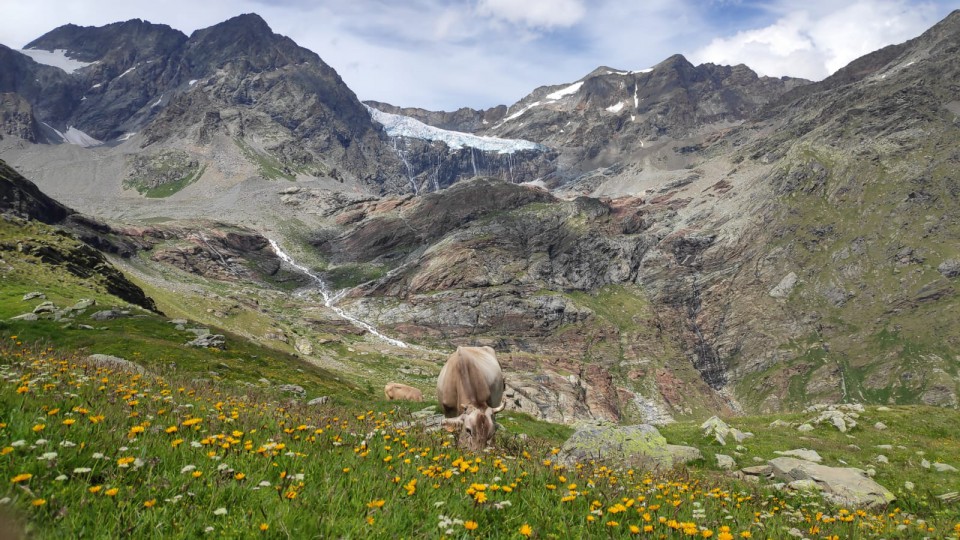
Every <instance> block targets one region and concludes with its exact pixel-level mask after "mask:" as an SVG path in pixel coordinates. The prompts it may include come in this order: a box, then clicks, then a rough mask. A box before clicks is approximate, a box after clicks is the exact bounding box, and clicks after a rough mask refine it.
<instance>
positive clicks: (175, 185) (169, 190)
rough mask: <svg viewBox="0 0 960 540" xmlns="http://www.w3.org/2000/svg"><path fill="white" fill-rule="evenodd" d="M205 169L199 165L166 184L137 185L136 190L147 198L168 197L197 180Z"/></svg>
mask: <svg viewBox="0 0 960 540" xmlns="http://www.w3.org/2000/svg"><path fill="white" fill-rule="evenodd" d="M206 169H207V168H206V167H205V166H204V167H200V168H198V169H197V170H196V171H194V172H192V173H190V174H188V175H186V176H184V177H182V178H180V179H179V180H176V181H174V182H167V183H166V184H160V185H159V186H156V187H153V188H144V189H141V188H140V187H137V191H139V192H140V194H142V195H143V196H144V197H147V198H148V199H162V198H164V197H169V196H171V195H173V194H174V193H177V192H179V191H180V190H182V189H183V188H185V187H187V186H189V185H190V184H192V183H194V182H196V181H197V180H199V179H200V177H201V176H203V172H204V171H205V170H206Z"/></svg>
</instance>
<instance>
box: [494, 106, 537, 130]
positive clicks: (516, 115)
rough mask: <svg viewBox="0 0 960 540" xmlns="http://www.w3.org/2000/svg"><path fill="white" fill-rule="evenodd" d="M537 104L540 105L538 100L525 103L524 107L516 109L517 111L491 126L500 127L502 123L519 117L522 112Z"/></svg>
mask: <svg viewBox="0 0 960 540" xmlns="http://www.w3.org/2000/svg"><path fill="white" fill-rule="evenodd" d="M537 105H540V102H539V101H534V102H533V103H531V104H529V105H527V106H526V107H524V108H522V109H520V110H519V111H517V112H515V113H513V114H511V115H510V116H508V117H506V118H504V119H503V120H501V121H499V122H497V125H496V126H493V127H494V128H497V127H500V126H501V125H502V124H505V123H507V122H509V121H510V120H515V119H517V118H520V117H521V116H522V115H523V113H525V112H527V111H529V110H530V109H532V108H534V107H536V106H537Z"/></svg>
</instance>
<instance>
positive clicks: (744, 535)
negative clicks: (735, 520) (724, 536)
mask: <svg viewBox="0 0 960 540" xmlns="http://www.w3.org/2000/svg"><path fill="white" fill-rule="evenodd" d="M740 538H753V533H751V532H750V531H743V532H742V533H740Z"/></svg>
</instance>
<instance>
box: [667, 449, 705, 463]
mask: <svg viewBox="0 0 960 540" xmlns="http://www.w3.org/2000/svg"><path fill="white" fill-rule="evenodd" d="M667 451H669V452H670V455H671V456H673V464H674V465H686V464H687V463H690V462H691V461H697V460H698V459H703V454H702V453H701V452H700V449H699V448H696V447H693V446H683V445H680V444H668V445H667Z"/></svg>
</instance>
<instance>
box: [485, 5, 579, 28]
mask: <svg viewBox="0 0 960 540" xmlns="http://www.w3.org/2000/svg"><path fill="white" fill-rule="evenodd" d="M477 11H478V12H479V13H480V14H481V15H489V16H492V17H495V18H498V19H502V20H504V21H507V22H511V23H514V24H523V25H527V26H530V27H533V28H552V27H567V26H572V25H573V24H575V23H577V22H579V21H580V20H581V19H583V17H584V15H586V12H587V10H586V8H584V6H583V2H582V1H581V0H480V2H479V3H478V4H477Z"/></svg>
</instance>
